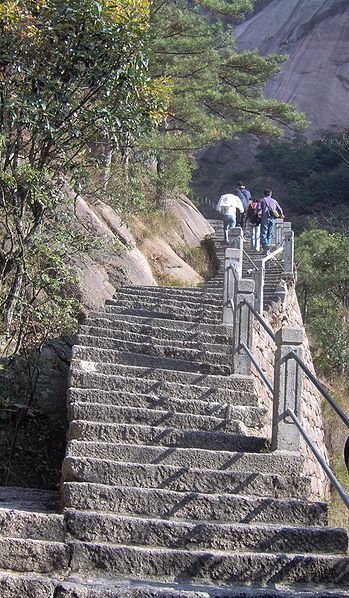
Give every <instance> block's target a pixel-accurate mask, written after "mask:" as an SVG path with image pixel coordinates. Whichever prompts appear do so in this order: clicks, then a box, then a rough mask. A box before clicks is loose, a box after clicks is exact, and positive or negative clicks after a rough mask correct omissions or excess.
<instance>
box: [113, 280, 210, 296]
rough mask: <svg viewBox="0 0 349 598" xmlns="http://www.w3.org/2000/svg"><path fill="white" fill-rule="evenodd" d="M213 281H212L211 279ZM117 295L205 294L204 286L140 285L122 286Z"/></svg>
mask: <svg viewBox="0 0 349 598" xmlns="http://www.w3.org/2000/svg"><path fill="white" fill-rule="evenodd" d="M211 280H213V279H211ZM116 292H117V294H119V293H122V294H131V295H141V296H143V294H145V293H146V294H149V295H152V294H154V295H164V296H166V295H169V296H171V297H172V296H173V297H199V296H201V295H203V294H205V293H206V286H204V287H167V286H162V285H161V286H160V285H159V286H155V285H151V286H146V285H145V286H142V285H132V286H123V287H119V288H118V289H117V291H116ZM213 297H216V294H215V293H213Z"/></svg>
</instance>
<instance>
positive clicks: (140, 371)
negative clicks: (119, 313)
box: [70, 347, 257, 402]
mask: <svg viewBox="0 0 349 598" xmlns="http://www.w3.org/2000/svg"><path fill="white" fill-rule="evenodd" d="M85 355H86V357H87V359H78V358H77V356H76V353H75V347H73V361H72V368H71V376H70V377H71V384H70V385H71V386H77V387H79V386H80V387H81V388H85V387H86V386H85V384H86V382H88V380H89V378H88V377H86V378H85V380H84V378H83V377H81V376H80V375H79V372H80V373H81V374H88V373H91V374H94V375H96V374H99V376H100V377H99V376H97V377H96V378H95V379H94V382H95V383H97V382H98V385H97V388H101V389H104V388H105V386H104V384H103V374H104V376H106V377H107V378H108V380H107V382H108V384H109V383H110V387H109V388H108V389H109V390H114V387H113V386H112V383H113V378H114V376H124V377H127V378H141V379H143V381H150V380H152V381H153V382H154V384H155V381H157V382H162V381H163V382H173V383H179V384H182V385H187V386H190V385H193V386H205V387H206V388H207V397H208V396H211V398H212V396H213V395H214V394H215V391H214V389H219V390H223V389H225V390H230V391H233V390H238V391H244V392H249V393H252V392H253V391H254V386H253V379H252V377H250V376H243V375H238V374H234V376H220V375H211V374H200V373H193V372H183V371H180V370H167V369H164V368H156V369H155V368H149V367H141V366H131V365H122V364H102V363H97V362H94V361H93V360H90V359H88V357H89V354H88V352H87V354H86V353H85ZM92 381H93V377H91V379H90V382H92ZM99 384H101V386H99ZM87 388H96V385H95V384H94V385H91V384H90V385H89V386H87ZM173 390H175V389H174V387H173ZM256 402H257V401H256Z"/></svg>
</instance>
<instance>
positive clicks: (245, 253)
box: [242, 249, 258, 271]
mask: <svg viewBox="0 0 349 598" xmlns="http://www.w3.org/2000/svg"><path fill="white" fill-rule="evenodd" d="M242 251H243V254H244V256H245V257H247V259H248V261H249V262H250V263H251V264H252V266H253V267H254V269H255V270H257V271H258V267H257V266H256V264H255V263H254V261H253V260H252V259H251V258H250V256H249V255H248V253H247V251H245V249H243V250H242Z"/></svg>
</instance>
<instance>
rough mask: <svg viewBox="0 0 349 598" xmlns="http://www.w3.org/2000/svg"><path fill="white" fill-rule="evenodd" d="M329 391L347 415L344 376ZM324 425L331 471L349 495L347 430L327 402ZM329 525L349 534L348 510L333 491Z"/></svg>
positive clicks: (347, 388)
mask: <svg viewBox="0 0 349 598" xmlns="http://www.w3.org/2000/svg"><path fill="white" fill-rule="evenodd" d="M329 390H330V394H331V396H332V397H333V399H334V400H335V401H336V403H338V405H339V406H340V407H341V408H342V409H343V411H344V413H346V414H347V415H348V396H349V381H348V380H347V379H345V378H344V376H342V377H338V378H337V379H335V380H333V381H332V383H331V386H330V389H329ZM324 424H325V437H326V445H327V449H328V452H329V457H330V465H331V469H332V471H333V472H334V474H335V476H336V478H337V479H338V481H339V482H340V484H341V485H342V487H343V489H344V490H345V492H346V493H347V494H349V475H348V471H347V468H346V466H345V463H344V454H343V451H344V445H345V442H346V439H347V437H348V436H349V430H348V428H347V427H346V426H345V424H344V423H342V421H341V419H340V418H339V416H338V415H337V414H336V413H335V411H334V410H333V409H332V408H331V407H330V406H329V405H328V404H327V402H326V404H325V405H324ZM329 523H330V525H331V526H333V527H343V528H345V529H346V530H347V531H348V533H349V510H348V509H347V508H346V506H345V505H344V503H343V501H342V500H341V498H340V497H339V495H338V493H337V491H336V490H335V489H334V490H333V492H332V498H331V502H330V505H329Z"/></svg>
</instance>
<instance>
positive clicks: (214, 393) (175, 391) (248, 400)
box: [70, 365, 258, 406]
mask: <svg viewBox="0 0 349 598" xmlns="http://www.w3.org/2000/svg"><path fill="white" fill-rule="evenodd" d="M84 367H85V366H84ZM86 367H92V366H90V365H88V366H86ZM70 379H71V388H74V389H75V388H80V389H81V390H83V391H88V390H90V391H92V392H95V393H96V392H97V393H98V392H99V391H100V392H101V393H107V392H118V391H122V392H124V391H125V390H127V391H128V392H130V393H140V394H151V395H155V396H157V397H160V396H163V395H166V396H170V397H171V398H172V397H173V398H174V399H180V400H183V401H184V400H199V401H209V402H212V401H214V402H217V403H227V404H228V405H249V406H256V405H257V402H258V400H257V396H256V395H255V394H254V393H253V392H252V391H250V390H247V389H246V390H244V388H243V387H242V389H241V390H240V389H239V388H232V389H230V388H219V387H213V386H211V387H210V386H201V385H200V380H199V379H198V380H197V381H198V383H199V384H197V385H195V384H188V385H186V384H185V382H183V383H182V382H179V383H176V382H172V381H171V380H170V381H166V380H157V379H156V378H153V379H151V378H149V379H143V378H142V377H141V376H140V377H135V376H127V372H125V374H124V372H123V371H121V372H120V375H113V376H108V375H106V374H99V373H98V372H96V373H95V372H93V371H91V372H87V371H84V370H77V369H74V370H73V371H72V372H71V374H70ZM95 402H96V401H95Z"/></svg>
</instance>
